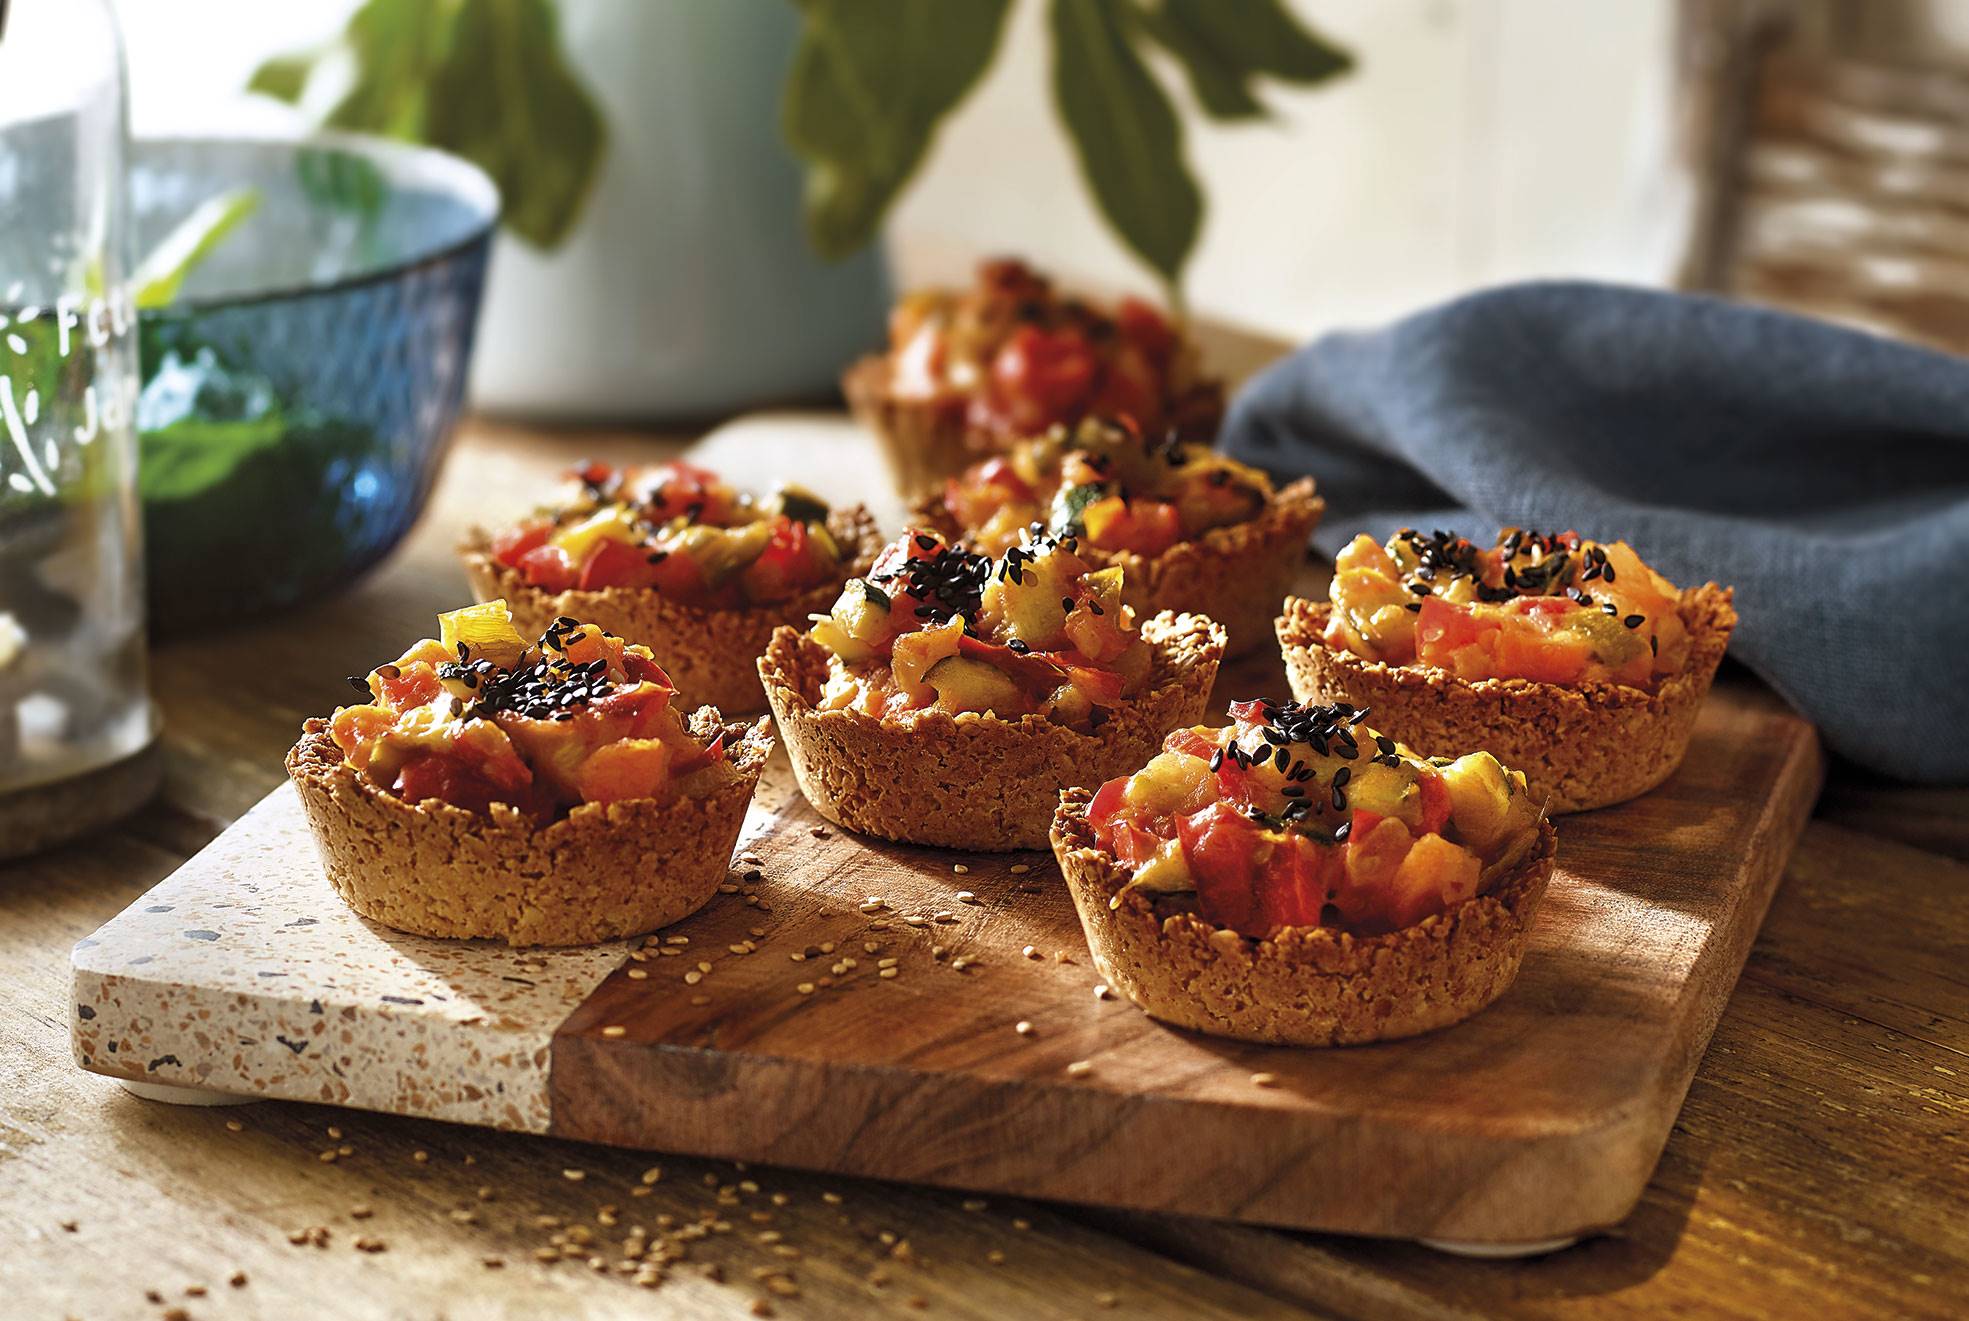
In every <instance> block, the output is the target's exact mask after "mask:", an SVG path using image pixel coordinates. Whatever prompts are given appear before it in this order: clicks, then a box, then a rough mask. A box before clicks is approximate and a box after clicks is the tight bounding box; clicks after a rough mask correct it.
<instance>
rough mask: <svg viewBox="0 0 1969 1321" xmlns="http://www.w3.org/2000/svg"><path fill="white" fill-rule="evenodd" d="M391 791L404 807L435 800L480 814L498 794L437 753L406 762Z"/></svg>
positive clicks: (473, 775) (477, 778)
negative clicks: (402, 801)
mask: <svg viewBox="0 0 1969 1321" xmlns="http://www.w3.org/2000/svg"><path fill="white" fill-rule="evenodd" d="M390 788H391V790H392V792H394V793H395V794H396V796H397V797H399V798H401V799H403V800H404V801H405V802H406V803H421V802H423V801H424V800H425V799H427V798H436V799H438V800H439V801H441V802H446V803H450V804H451V805H452V806H453V807H462V808H464V809H465V810H466V811H468V812H483V811H485V810H486V809H487V808H488V807H490V806H491V805H492V803H493V801H494V799H495V798H497V797H498V791H497V790H496V789H495V788H494V787H493V785H492V784H490V783H489V782H487V781H486V779H485V778H484V777H483V776H480V775H478V774H475V773H474V772H473V771H472V769H471V768H470V767H468V766H466V765H464V764H463V763H461V762H459V761H458V760H457V759H455V758H452V757H446V756H441V755H438V754H436V753H427V754H425V755H424V756H421V757H413V758H412V759H411V760H409V761H406V762H405V763H404V764H403V766H402V767H401V768H400V769H399V770H398V771H397V776H396V781H395V783H394V784H392V785H391V786H390Z"/></svg>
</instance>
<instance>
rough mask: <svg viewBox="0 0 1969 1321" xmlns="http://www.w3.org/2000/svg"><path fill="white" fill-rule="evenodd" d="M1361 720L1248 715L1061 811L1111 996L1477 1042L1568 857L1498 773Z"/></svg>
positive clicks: (1518, 785)
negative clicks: (1460, 1035)
mask: <svg viewBox="0 0 1969 1321" xmlns="http://www.w3.org/2000/svg"><path fill="white" fill-rule="evenodd" d="M1366 715H1367V713H1366V712H1365V711H1361V710H1357V709H1356V708H1354V707H1351V706H1347V705H1345V704H1336V705H1332V706H1302V705H1300V704H1298V703H1296V702H1291V703H1277V702H1237V703H1233V704H1232V706H1231V716H1232V718H1233V720H1234V722H1235V723H1233V724H1232V725H1230V726H1227V727H1225V728H1220V729H1204V728H1196V729H1180V730H1177V731H1176V732H1175V733H1172V734H1171V735H1170V736H1169V737H1168V739H1167V740H1166V741H1165V742H1164V744H1163V750H1162V752H1161V753H1159V754H1158V755H1157V756H1156V757H1155V758H1154V759H1152V760H1151V761H1149V763H1148V764H1147V765H1146V766H1144V767H1142V768H1141V769H1140V770H1138V771H1136V772H1135V773H1134V774H1132V775H1126V776H1122V777H1121V778H1118V779H1113V780H1109V781H1108V782H1107V783H1106V784H1103V785H1102V786H1101V787H1100V789H1099V790H1098V791H1096V792H1094V793H1092V794H1091V795H1090V794H1089V793H1088V792H1087V791H1086V790H1084V789H1072V790H1068V791H1067V792H1066V793H1064V794H1062V795H1061V797H1060V806H1059V811H1058V813H1057V814H1056V816H1055V817H1054V822H1053V852H1054V854H1055V856H1056V857H1058V859H1059V862H1060V870H1061V872H1062V873H1063V874H1064V875H1065V877H1066V881H1067V888H1068V890H1069V891H1071V892H1072V895H1073V902H1074V906H1075V908H1076V909H1078V910H1079V913H1080V923H1081V926H1082V928H1083V929H1084V930H1085V931H1086V933H1087V946H1088V949H1089V950H1090V951H1091V952H1092V953H1093V956H1094V966H1095V967H1096V968H1097V969H1098V970H1099V971H1100V973H1101V975H1102V977H1104V978H1105V979H1106V980H1107V983H1108V985H1109V986H1112V987H1113V988H1114V989H1116V990H1117V991H1120V992H1121V993H1122V994H1123V995H1126V996H1127V997H1128V998H1129V999H1130V1000H1132V1001H1134V1003H1135V1005H1136V1006H1137V1007H1138V1008H1140V1009H1141V1010H1143V1011H1144V1012H1145V1013H1147V1014H1149V1015H1150V1016H1151V1017H1153V1018H1158V1019H1161V1020H1162V1021H1163V1022H1165V1023H1171V1024H1174V1025H1175V1026H1177V1027H1186V1028H1193V1029H1195V1030H1196V1031H1199V1032H1208V1033H1211V1034H1212V1035H1215V1036H1222V1037H1235V1038H1237V1039H1239V1040H1243V1041H1262V1042H1268V1043H1274V1044H1279V1045H1294V1046H1335V1045H1351V1044H1354V1043H1358V1042H1364V1041H1383V1040H1388V1039H1390V1038H1394V1037H1406V1036H1413V1035H1415V1034H1416V1033H1418V1032H1428V1031H1431V1030H1432V1029H1435V1028H1439V1027H1446V1026H1448V1025H1449V1024H1451V1023H1456V1022H1460V1021H1462V1020H1463V1019H1465V1018H1468V1017H1469V1016H1470V1015H1472V1014H1474V1013H1476V1012H1477V1011H1478V1010H1480V1009H1482V1008H1483V1007H1484V1006H1486V1005H1488V1004H1490V1003H1491V1002H1492V1001H1493V1000H1495V999H1497V997H1498V996H1500V995H1502V994H1503V993H1504V991H1505V989H1506V988H1507V987H1509V986H1510V985H1511V982H1512V980H1513V979H1514V978H1516V976H1517V974H1518V965H1519V963H1520V961H1521V960H1522V959H1523V958H1524V953H1525V945H1526V942H1527V940H1528V939H1529V935H1530V931H1531V923H1532V918H1533V915H1534V914H1535V913H1536V912H1537V909H1538V904H1539V900H1540V899H1541V898H1542V897H1543V896H1544V893H1545V885H1546V882H1547V881H1548V880H1549V879H1550V878H1551V875H1552V859H1553V856H1554V852H1555V850H1556V848H1557V840H1556V837H1555V835H1554V833H1553V830H1552V826H1551V823H1550V822H1548V821H1546V820H1545V819H1544V818H1543V816H1542V814H1541V813H1540V812H1539V811H1538V809H1537V808H1536V806H1534V804H1533V801H1532V799H1531V797H1530V796H1529V794H1527V792H1526V790H1525V781H1524V777H1523V776H1521V775H1519V774H1518V773H1517V772H1516V771H1510V770H1506V769H1505V768H1504V767H1503V766H1502V765H1500V764H1499V763H1498V761H1497V759H1496V758H1495V757H1492V756H1491V755H1490V754H1489V753H1486V752H1476V753H1470V754H1468V755H1466V756H1463V757H1460V758H1458V759H1456V760H1455V761H1448V760H1444V759H1441V758H1438V759H1436V760H1434V761H1425V760H1423V759H1422V758H1421V757H1419V756H1417V755H1416V754H1415V753H1413V752H1411V751H1410V750H1409V749H1407V748H1405V747H1403V746H1401V745H1400V744H1398V743H1396V742H1395V741H1394V740H1393V739H1391V738H1388V737H1387V736H1385V735H1382V734H1377V733H1376V732H1375V731H1374V730H1372V729H1370V728H1368V727H1367V726H1366V725H1364V724H1362V723H1361V722H1362V720H1363V719H1364V718H1365V716H1366Z"/></svg>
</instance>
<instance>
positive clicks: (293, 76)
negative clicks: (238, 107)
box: [246, 49, 327, 105]
mask: <svg viewBox="0 0 1969 1321" xmlns="http://www.w3.org/2000/svg"><path fill="white" fill-rule="evenodd" d="M325 54H327V51H326V50H325V49H315V50H297V51H289V52H288V53H287V54H285V55H276V56H274V57H273V58H272V59H270V60H268V61H266V62H265V63H264V64H262V65H261V66H260V67H259V68H257V69H255V70H253V76H252V77H251V78H249V79H247V82H246V90H247V91H249V92H258V93H260V94H261V95H262V96H271V97H272V98H274V100H276V101H285V102H287V104H289V105H295V104H298V103H299V101H300V99H301V93H303V92H305V91H307V89H308V79H310V78H312V77H314V71H315V67H316V66H317V65H319V64H320V63H321V60H322V56H324V55H325Z"/></svg>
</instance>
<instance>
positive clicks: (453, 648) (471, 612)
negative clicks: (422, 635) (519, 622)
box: [438, 600, 527, 669]
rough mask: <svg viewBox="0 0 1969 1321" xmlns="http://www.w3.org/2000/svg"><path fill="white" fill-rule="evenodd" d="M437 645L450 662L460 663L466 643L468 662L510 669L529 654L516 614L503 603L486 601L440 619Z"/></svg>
mask: <svg viewBox="0 0 1969 1321" xmlns="http://www.w3.org/2000/svg"><path fill="white" fill-rule="evenodd" d="M438 641H439V643H440V644H441V645H442V646H443V648H444V650H445V653H446V657H445V658H446V659H447V660H457V659H458V644H459V643H461V642H462V643H464V644H465V648H466V652H467V658H468V659H471V660H485V661H490V662H492V663H493V664H494V665H497V666H500V667H501V668H504V669H511V668H512V667H513V666H514V665H517V664H518V663H519V660H520V658H521V657H522V656H524V655H525V654H526V649H527V640H526V638H525V637H524V636H522V635H521V633H520V631H519V629H518V628H516V627H514V625H513V612H512V611H511V610H509V609H507V607H506V603H505V601H503V600H499V601H484V602H481V603H480V604H478V605H468V606H466V607H464V608H463V609H461V610H447V611H446V612H445V613H443V614H441V615H439V616H438Z"/></svg>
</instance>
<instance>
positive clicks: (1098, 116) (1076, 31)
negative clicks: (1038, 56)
mask: <svg viewBox="0 0 1969 1321" xmlns="http://www.w3.org/2000/svg"><path fill="white" fill-rule="evenodd" d="M1128 3H1129V0H1053V5H1052V14H1051V18H1052V27H1053V95H1054V99H1055V101H1056V103H1057V104H1058V106H1059V111H1060V118H1061V119H1062V120H1063V121H1065V123H1066V126H1067V132H1068V134H1069V135H1070V136H1071V137H1072V139H1073V145H1074V151H1075V154H1076V155H1077V156H1078V157H1079V159H1080V171H1081V173H1082V174H1083V175H1084V176H1085V177H1086V179H1087V184H1088V186H1089V187H1090V188H1092V189H1093V192H1094V200H1095V201H1096V202H1097V203H1098V204H1099V206H1100V209H1101V214H1102V215H1104V216H1105V217H1107V221H1108V224H1110V225H1111V226H1113V227H1114V231H1115V233H1117V234H1119V235H1120V236H1121V240H1122V242H1124V243H1126V244H1127V245H1128V246H1129V248H1131V249H1132V250H1133V251H1134V252H1135V254H1136V255H1137V256H1139V257H1140V258H1141V259H1142V260H1143V261H1144V262H1145V263H1147V264H1148V266H1149V267H1150V268H1151V269H1153V270H1154V271H1156V272H1157V273H1158V274H1159V275H1161V276H1162V278H1163V279H1164V280H1165V281H1167V282H1168V283H1169V285H1170V286H1171V287H1172V289H1173V288H1174V287H1175V286H1176V285H1178V284H1179V283H1180V282H1181V279H1182V274H1183V265H1184V263H1185V262H1187V261H1188V260H1189V255H1190V250H1191V249H1192V248H1193V247H1195V246H1196V236H1197V230H1198V228H1199V227H1200V226H1201V224H1202V220H1203V195H1202V193H1201V192H1200V191H1199V190H1198V188H1197V185H1196V180H1195V179H1194V178H1193V177H1192V176H1191V174H1190V170H1189V166H1188V165H1186V164H1185V163H1184V161H1183V130H1182V125H1181V124H1180V123H1179V122H1178V121H1177V119H1176V110H1175V107H1174V106H1172V105H1170V104H1169V98H1168V96H1167V95H1165V94H1164V93H1163V90H1162V88H1161V87H1159V86H1157V84H1156V81H1155V79H1154V78H1152V77H1150V76H1149V71H1148V68H1147V67H1146V66H1145V65H1144V64H1143V63H1142V58H1141V56H1140V55H1138V54H1136V52H1135V49H1134V47H1132V46H1131V45H1129V43H1128V33H1127V28H1126V26H1125V25H1126V23H1127V19H1126V17H1125V15H1124V14H1123V12H1122V6H1124V5H1126V4H1128Z"/></svg>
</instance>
